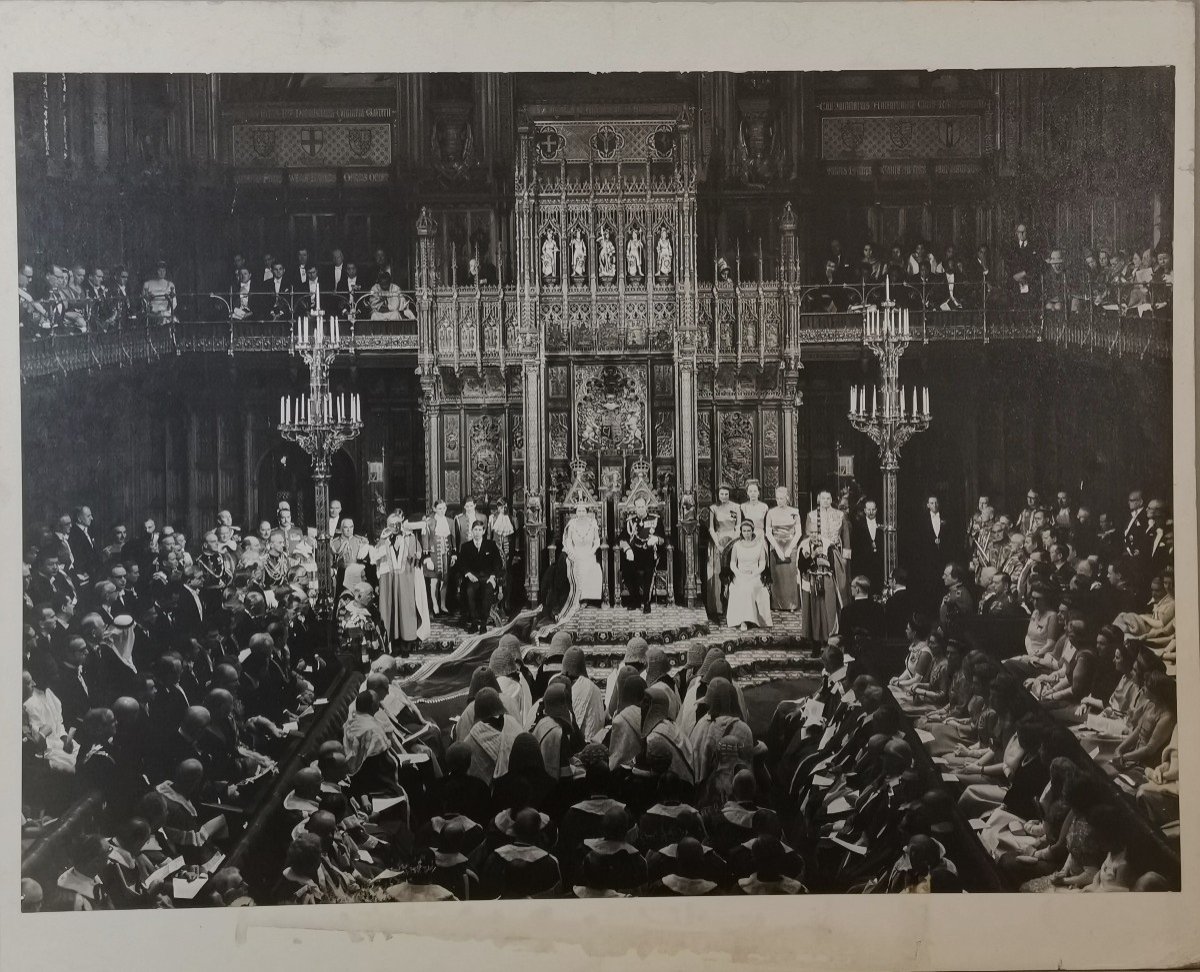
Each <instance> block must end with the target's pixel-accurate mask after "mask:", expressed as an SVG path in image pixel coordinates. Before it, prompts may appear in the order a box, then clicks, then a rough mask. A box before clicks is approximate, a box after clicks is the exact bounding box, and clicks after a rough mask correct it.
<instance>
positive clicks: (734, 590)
mask: <svg viewBox="0 0 1200 972" xmlns="http://www.w3.org/2000/svg"><path fill="white" fill-rule="evenodd" d="M729 569H730V571H731V572H732V574H733V580H732V581H731V582H730V584H729V610H728V612H727V613H726V615H725V623H726V624H728V625H729V626H730V627H731V628H739V629H741V630H742V631H745V630H746V625H747V624H756V625H758V626H759V627H760V628H769V627H771V593H770V591H768V590H767V588H766V585H764V584H763V580H762V575H763V571H765V570H766V569H767V548H766V547H765V546H764V545H763V542H762V541H761V540H760V539H758V537H757V536H755V533H754V524H753V523H751V522H750V521H749V520H743V521H742V526H741V537H740V538H739V539H738V540H736V541H735V542H734V544H733V547H732V548H731V550H730V553H729Z"/></svg>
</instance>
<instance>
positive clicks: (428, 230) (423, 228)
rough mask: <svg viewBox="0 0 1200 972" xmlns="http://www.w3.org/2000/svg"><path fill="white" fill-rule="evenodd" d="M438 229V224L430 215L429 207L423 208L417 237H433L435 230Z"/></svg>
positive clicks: (418, 223)
mask: <svg viewBox="0 0 1200 972" xmlns="http://www.w3.org/2000/svg"><path fill="white" fill-rule="evenodd" d="M436 229H437V223H436V222H434V219H433V217H432V216H430V215H429V207H428V206H422V207H421V215H420V216H418V217H417V235H418V236H433V233H434V230H436Z"/></svg>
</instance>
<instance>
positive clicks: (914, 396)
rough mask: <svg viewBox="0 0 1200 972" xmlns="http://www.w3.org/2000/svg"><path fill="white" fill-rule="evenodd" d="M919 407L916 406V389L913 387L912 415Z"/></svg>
mask: <svg viewBox="0 0 1200 972" xmlns="http://www.w3.org/2000/svg"><path fill="white" fill-rule="evenodd" d="M919 411H920V409H918V408H917V389H916V387H915V386H914V387H913V415H916V414H917V412H919Z"/></svg>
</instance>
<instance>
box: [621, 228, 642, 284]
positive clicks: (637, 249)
mask: <svg viewBox="0 0 1200 972" xmlns="http://www.w3.org/2000/svg"><path fill="white" fill-rule="evenodd" d="M644 249H645V246H644V245H643V243H642V236H641V233H639V232H638V231H637V230H632V231H631V232H630V235H629V242H628V243H627V244H625V270H626V272H627V273H628V274H629V276H630V277H634V278H637V277H640V276H641V275H642V251H643V250H644Z"/></svg>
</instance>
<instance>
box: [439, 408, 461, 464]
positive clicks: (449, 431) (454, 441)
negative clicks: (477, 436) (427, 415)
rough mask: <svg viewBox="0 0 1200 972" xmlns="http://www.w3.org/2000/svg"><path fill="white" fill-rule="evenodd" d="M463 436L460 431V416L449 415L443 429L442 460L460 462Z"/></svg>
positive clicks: (444, 421)
mask: <svg viewBox="0 0 1200 972" xmlns="http://www.w3.org/2000/svg"><path fill="white" fill-rule="evenodd" d="M461 444H462V440H461V436H460V433H459V430H458V414H457V413H448V414H446V416H445V418H444V420H443V427H442V458H443V459H445V460H446V462H458V461H459V460H460V458H461Z"/></svg>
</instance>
